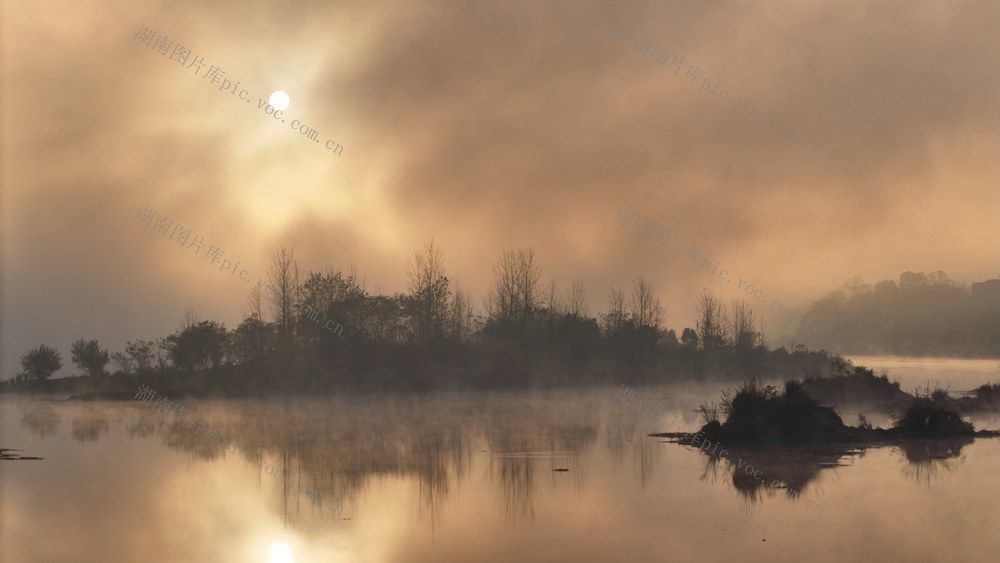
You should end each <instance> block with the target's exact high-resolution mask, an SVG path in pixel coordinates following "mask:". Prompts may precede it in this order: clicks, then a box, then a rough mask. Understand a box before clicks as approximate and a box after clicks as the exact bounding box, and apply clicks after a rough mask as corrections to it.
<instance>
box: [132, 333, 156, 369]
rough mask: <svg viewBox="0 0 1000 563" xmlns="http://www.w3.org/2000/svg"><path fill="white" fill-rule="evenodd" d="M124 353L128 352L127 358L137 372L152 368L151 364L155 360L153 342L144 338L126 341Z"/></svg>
mask: <svg viewBox="0 0 1000 563" xmlns="http://www.w3.org/2000/svg"><path fill="white" fill-rule="evenodd" d="M125 353H126V354H128V356H129V358H130V359H131V360H132V362H133V363H134V364H135V369H136V371H138V372H139V373H142V372H144V371H148V370H150V369H152V368H153V364H154V363H155V362H156V354H155V352H154V348H153V343H152V342H149V341H146V340H136V341H135V342H126V343H125Z"/></svg>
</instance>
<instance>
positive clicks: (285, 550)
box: [268, 542, 292, 563]
mask: <svg viewBox="0 0 1000 563" xmlns="http://www.w3.org/2000/svg"><path fill="white" fill-rule="evenodd" d="M268 561H269V563H292V548H290V547H288V544H287V543H280V542H274V543H272V544H271V558H270V559H269V560H268Z"/></svg>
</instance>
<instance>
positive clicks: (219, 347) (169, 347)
mask: <svg viewBox="0 0 1000 563" xmlns="http://www.w3.org/2000/svg"><path fill="white" fill-rule="evenodd" d="M226 344H227V333H226V327H225V325H223V324H222V323H219V322H215V321H201V322H198V323H194V324H188V326H186V327H184V328H183V329H180V330H178V331H177V332H175V333H174V334H171V335H170V336H168V337H166V338H165V339H164V340H163V343H162V345H161V346H162V347H163V349H164V351H165V352H166V353H167V355H168V356H169V357H170V361H171V362H172V363H173V364H174V366H176V367H178V368H180V369H184V370H188V371H191V370H194V369H206V368H214V367H217V366H219V365H222V361H223V359H224V358H225V354H226Z"/></svg>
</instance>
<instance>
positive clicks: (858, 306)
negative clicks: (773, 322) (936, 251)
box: [797, 271, 1000, 357]
mask: <svg viewBox="0 0 1000 563" xmlns="http://www.w3.org/2000/svg"><path fill="white" fill-rule="evenodd" d="M816 325H819V326H821V327H822V331H821V332H820V334H818V335H817V334H814V333H813V332H812V331H807V330H803V329H802V328H800V329H799V333H798V336H797V337H798V340H799V341H801V342H803V343H805V344H806V345H808V346H809V347H810V348H825V349H827V350H830V351H831V352H837V353H841V354H895V355H905V356H952V357H1000V279H991V280H986V281H982V282H977V283H973V284H972V286H971V288H970V287H966V286H965V284H963V283H959V282H956V281H954V280H951V279H950V278H948V275H947V274H945V273H944V272H942V271H937V272H932V273H929V274H925V273H923V272H904V273H903V274H902V275H900V276H899V282H898V283H897V282H895V281H892V280H884V281H880V282H878V283H877V284H875V285H874V287H873V286H870V285H868V284H866V283H864V282H863V281H862V280H861V278H860V277H855V278H853V279H851V280H848V281H847V282H846V283H844V285H843V286H842V287H841V288H840V289H838V290H836V291H833V292H832V293H830V294H829V295H827V296H825V297H823V298H822V299H819V300H817V301H815V302H814V303H812V305H810V307H809V309H808V310H807V311H806V313H805V314H804V315H803V318H802V325H801V326H816Z"/></svg>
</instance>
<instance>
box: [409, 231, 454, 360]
mask: <svg viewBox="0 0 1000 563" xmlns="http://www.w3.org/2000/svg"><path fill="white" fill-rule="evenodd" d="M406 278H407V285H408V288H409V291H410V295H409V300H410V303H411V311H410V312H411V316H412V319H413V322H414V332H415V336H416V338H417V341H418V342H421V343H425V344H426V343H428V342H432V341H436V340H439V339H440V338H442V337H443V336H444V332H445V324H446V321H447V317H448V298H449V296H450V294H451V289H450V287H449V285H450V282H449V281H448V277H447V276H445V273H444V260H443V258H442V257H441V249H440V248H437V247H435V246H434V241H433V240H432V241H430V242H428V243H425V244H424V247H423V249H421V250H417V251H416V252H414V254H413V258H412V259H411V260H410V261H409V262H407V265H406Z"/></svg>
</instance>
